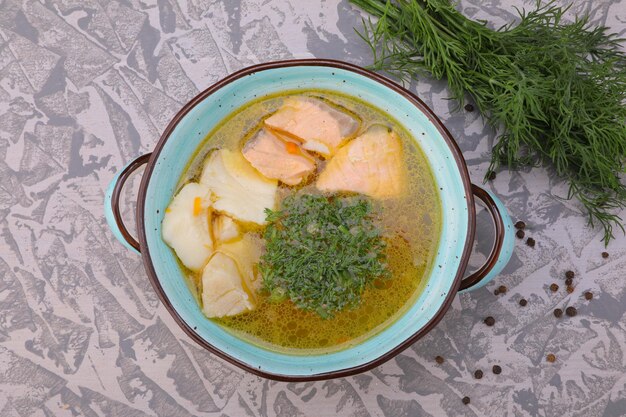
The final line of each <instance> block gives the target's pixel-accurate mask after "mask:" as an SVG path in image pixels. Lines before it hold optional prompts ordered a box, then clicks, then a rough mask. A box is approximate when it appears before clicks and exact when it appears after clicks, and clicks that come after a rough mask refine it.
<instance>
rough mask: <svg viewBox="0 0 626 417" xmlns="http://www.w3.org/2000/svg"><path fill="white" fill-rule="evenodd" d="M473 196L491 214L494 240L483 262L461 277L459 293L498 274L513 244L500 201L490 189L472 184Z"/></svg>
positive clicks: (482, 284)
mask: <svg viewBox="0 0 626 417" xmlns="http://www.w3.org/2000/svg"><path fill="white" fill-rule="evenodd" d="M472 192H473V193H474V196H475V197H477V198H479V199H480V200H481V201H482V202H483V203H485V206H486V207H487V210H488V211H489V214H491V217H492V218H493V222H494V225H495V229H496V236H495V242H494V244H493V248H492V249H491V253H490V254H489V256H488V257H487V260H486V261H485V263H484V264H483V265H482V266H481V267H480V268H478V270H476V271H475V272H474V273H472V274H471V275H470V276H468V277H466V278H463V280H462V281H461V286H460V287H459V293H464V292H467V291H472V290H475V289H477V288H480V287H482V286H484V285H486V284H487V283H488V282H489V281H491V280H492V279H493V278H494V277H495V276H496V275H498V274H499V273H500V272H502V270H503V269H504V267H505V266H506V264H507V263H508V262H509V260H510V259H511V255H512V254H513V247H514V246H515V236H514V234H515V228H514V227H513V222H512V221H511V217H509V213H508V212H507V210H506V207H504V204H502V201H500V199H499V198H498V197H496V196H495V194H493V193H492V192H490V191H487V190H485V189H484V188H481V187H479V186H477V185H475V184H472Z"/></svg>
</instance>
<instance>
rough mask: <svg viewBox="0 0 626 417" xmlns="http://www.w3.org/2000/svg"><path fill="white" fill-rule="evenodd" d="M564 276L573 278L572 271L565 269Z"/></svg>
mask: <svg viewBox="0 0 626 417" xmlns="http://www.w3.org/2000/svg"><path fill="white" fill-rule="evenodd" d="M565 278H568V279H572V278H574V271H567V272H566V273H565Z"/></svg>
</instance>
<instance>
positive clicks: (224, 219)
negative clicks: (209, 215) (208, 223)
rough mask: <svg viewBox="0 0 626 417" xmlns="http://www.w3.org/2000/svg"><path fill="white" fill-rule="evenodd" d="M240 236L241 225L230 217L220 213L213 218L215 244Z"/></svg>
mask: <svg viewBox="0 0 626 417" xmlns="http://www.w3.org/2000/svg"><path fill="white" fill-rule="evenodd" d="M239 236H240V231H239V226H237V223H235V221H234V220H233V219H231V218H230V217H228V216H227V215H225V214H220V215H218V216H215V217H214V218H213V237H214V238H215V244H216V245H219V244H221V243H225V242H230V241H231V240H235V239H237V238H238V237H239Z"/></svg>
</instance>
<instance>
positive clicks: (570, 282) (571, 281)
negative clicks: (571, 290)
mask: <svg viewBox="0 0 626 417" xmlns="http://www.w3.org/2000/svg"><path fill="white" fill-rule="evenodd" d="M573 282H574V280H573V279H571V278H567V279H566V280H565V285H572V283H573Z"/></svg>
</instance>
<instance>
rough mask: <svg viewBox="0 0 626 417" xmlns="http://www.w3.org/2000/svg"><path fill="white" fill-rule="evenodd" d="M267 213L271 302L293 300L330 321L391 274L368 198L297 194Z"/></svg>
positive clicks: (266, 272)
mask: <svg viewBox="0 0 626 417" xmlns="http://www.w3.org/2000/svg"><path fill="white" fill-rule="evenodd" d="M266 214H267V216H266V218H267V221H268V222H269V224H268V226H267V227H266V229H265V232H264V238H265V240H266V249H267V250H266V253H265V254H264V255H263V256H262V258H261V262H260V263H259V270H260V271H261V274H262V276H263V286H264V289H265V290H267V291H268V292H269V293H270V300H274V301H282V300H284V299H287V298H289V299H291V301H293V303H294V304H295V305H296V306H298V307H299V308H301V309H304V310H309V311H315V312H317V313H318V314H319V315H320V316H322V317H324V318H327V317H331V316H332V315H333V314H334V313H335V312H337V311H339V310H342V309H344V308H346V307H354V306H356V305H357V304H358V303H359V301H360V300H361V294H362V293H363V290H364V289H365V288H366V286H367V285H368V284H370V283H371V282H372V281H373V280H374V279H375V278H381V277H387V276H388V275H389V272H388V270H387V265H386V263H385V254H384V250H385V247H386V245H385V242H384V240H383V239H382V237H381V233H380V231H379V230H378V228H377V227H376V226H375V225H374V222H373V220H372V207H371V204H370V203H369V201H367V200H365V199H364V198H360V197H330V198H327V197H324V196H317V195H309V194H292V195H290V196H288V197H287V198H285V199H284V200H283V203H282V207H281V209H280V210H278V211H272V210H266Z"/></svg>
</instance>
